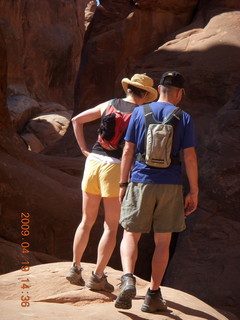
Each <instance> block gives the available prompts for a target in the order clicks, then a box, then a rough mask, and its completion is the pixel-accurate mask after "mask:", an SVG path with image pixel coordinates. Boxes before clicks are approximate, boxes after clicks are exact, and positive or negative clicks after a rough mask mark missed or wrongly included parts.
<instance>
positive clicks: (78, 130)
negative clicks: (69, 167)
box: [72, 102, 108, 157]
mask: <svg viewBox="0 0 240 320" xmlns="http://www.w3.org/2000/svg"><path fill="white" fill-rule="evenodd" d="M107 106H108V102H104V103H101V104H99V105H98V106H96V107H94V108H91V109H88V110H86V111H83V112H81V113H79V114H78V115H77V116H75V117H73V118H72V125H73V130H74V134H75V137H76V139H77V142H78V145H79V147H80V149H81V151H82V153H83V154H84V155H85V156H86V157H87V156H88V155H89V153H90V152H89V151H88V148H87V144H86V140H85V137H84V132H83V124H84V123H87V122H91V121H94V120H96V119H99V118H101V115H102V114H103V112H104V110H105V109H106V108H107Z"/></svg>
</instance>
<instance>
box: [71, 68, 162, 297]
mask: <svg viewBox="0 0 240 320" xmlns="http://www.w3.org/2000/svg"><path fill="white" fill-rule="evenodd" d="M122 86H123V89H124V91H125V92H126V97H125V98H123V99H114V101H106V102H104V103H101V104H99V105H98V106H96V107H94V108H91V109H88V110H86V111H83V112H81V113H79V114H78V115H76V116H75V117H74V118H73V119H72V123H73V129H74V133H75V136H76V139H77V142H78V145H79V147H80V149H81V151H82V153H83V154H84V155H85V156H86V157H87V160H86V164H85V168H84V174H83V180H82V220H81V223H80V224H79V226H78V228H77V230H76V233H75V236H74V242H73V264H72V266H71V268H70V271H69V273H68V274H67V276H66V278H67V280H68V281H69V282H70V283H71V284H75V285H80V286H84V285H85V281H84V279H83V277H82V271H83V269H82V267H81V260H82V256H83V253H84V251H85V249H86V247H87V244H88V240H89V236H90V232H91V229H92V227H93V224H94V223H95V221H96V219H97V215H98V210H99V206H100V202H101V200H103V205H104V215H105V216H104V231H103V234H102V237H101V239H100V242H99V245H98V255H97V262H96V268H95V270H94V272H93V273H92V275H91V277H90V279H89V281H88V283H87V287H89V288H90V289H91V290H96V291H98V290H103V291H107V292H112V291H113V290H114V287H113V285H111V284H110V283H109V282H108V281H107V277H106V275H105V274H104V269H105V267H106V265H107V263H108V261H109V259H110V257H111V255H112V252H113V250H114V247H115V245H116V234H117V230H118V226H119V215H120V203H119V200H118V194H119V185H118V181H119V177H120V162H121V157H122V149H123V147H122V144H119V145H117V146H116V148H115V149H114V148H111V150H109V149H106V148H105V147H104V146H103V144H102V143H101V142H99V139H98V141H97V142H96V143H95V144H94V146H93V148H92V150H91V152H90V151H89V149H88V147H87V143H86V140H85V136H84V130H83V125H84V123H87V122H91V121H94V120H96V119H99V118H102V123H103V122H104V121H103V119H105V120H106V118H107V117H108V116H107V115H106V117H105V113H106V109H107V108H108V107H110V105H114V108H115V109H117V110H118V111H120V113H125V114H131V113H132V111H133V110H134V108H135V107H137V106H138V105H142V104H144V103H146V102H151V101H153V100H155V99H157V96H158V93H157V90H155V89H154V88H153V80H152V79H151V78H149V77H148V76H147V75H146V74H135V75H134V76H133V77H132V78H131V79H128V78H124V79H122ZM105 122H106V121H105ZM101 141H102V140H101ZM111 147H112V146H111Z"/></svg>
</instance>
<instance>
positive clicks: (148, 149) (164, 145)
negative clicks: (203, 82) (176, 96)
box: [137, 104, 183, 168]
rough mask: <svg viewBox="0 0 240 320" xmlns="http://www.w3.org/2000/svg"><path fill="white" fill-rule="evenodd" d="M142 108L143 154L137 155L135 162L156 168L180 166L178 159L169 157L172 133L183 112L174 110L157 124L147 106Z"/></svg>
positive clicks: (178, 109) (177, 109)
mask: <svg viewBox="0 0 240 320" xmlns="http://www.w3.org/2000/svg"><path fill="white" fill-rule="evenodd" d="M143 108H144V114H145V125H146V129H145V153H143V154H139V155H138V157H137V160H138V161H140V162H145V163H146V164H147V165H148V166H151V167H156V168H167V167H169V166H170V164H180V161H179V159H178V158H174V157H173V156H172V155H171V151H172V142H173V137H174V131H175V129H176V126H177V124H178V122H179V120H180V118H181V115H182V112H183V111H182V110H181V109H180V108H175V109H174V110H173V111H171V112H170V113H169V114H168V115H167V117H166V118H165V119H164V120H163V121H162V122H159V121H157V120H156V119H155V117H154V115H153V112H152V109H151V108H150V105H149V104H146V105H145V106H144V107H143Z"/></svg>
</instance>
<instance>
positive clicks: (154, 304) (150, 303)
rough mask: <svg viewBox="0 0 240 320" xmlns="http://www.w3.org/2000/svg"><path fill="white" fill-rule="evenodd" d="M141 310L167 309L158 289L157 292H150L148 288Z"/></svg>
mask: <svg viewBox="0 0 240 320" xmlns="http://www.w3.org/2000/svg"><path fill="white" fill-rule="evenodd" d="M141 310H142V311H143V312H150V313H154V312H158V311H166V310H167V302H166V300H164V299H163V298H162V294H161V291H160V289H159V291H158V292H157V293H152V294H151V293H150V290H148V292H147V294H146V296H145V299H144V303H143V305H142V308H141Z"/></svg>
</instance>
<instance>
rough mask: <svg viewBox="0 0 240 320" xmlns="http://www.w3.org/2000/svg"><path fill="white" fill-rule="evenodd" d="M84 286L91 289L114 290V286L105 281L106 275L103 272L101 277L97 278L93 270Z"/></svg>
mask: <svg viewBox="0 0 240 320" xmlns="http://www.w3.org/2000/svg"><path fill="white" fill-rule="evenodd" d="M86 286H87V287H88V288H89V289H91V290H93V291H107V292H113V291H114V286H113V285H111V284H110V283H109V282H107V276H106V275H105V274H103V276H102V278H100V279H99V277H98V276H96V275H95V274H94V272H92V275H91V277H90V279H89V281H88V283H87V285H86Z"/></svg>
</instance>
